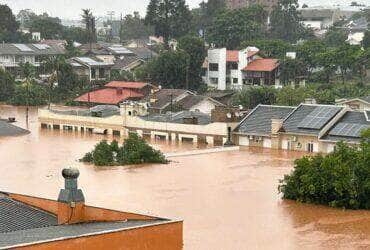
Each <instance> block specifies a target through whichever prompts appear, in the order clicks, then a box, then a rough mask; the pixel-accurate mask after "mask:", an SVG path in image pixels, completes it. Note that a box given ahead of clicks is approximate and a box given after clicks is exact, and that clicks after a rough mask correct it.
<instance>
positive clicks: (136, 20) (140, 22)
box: [121, 11, 152, 40]
mask: <svg viewBox="0 0 370 250" xmlns="http://www.w3.org/2000/svg"><path fill="white" fill-rule="evenodd" d="M150 34H152V28H151V27H150V26H148V25H146V24H145V20H144V18H142V17H141V16H140V14H139V12H136V11H135V12H134V13H133V15H131V14H129V15H126V16H125V18H124V19H123V20H122V26H121V39H122V40H130V39H140V38H147V37H148V36H149V35H150Z"/></svg>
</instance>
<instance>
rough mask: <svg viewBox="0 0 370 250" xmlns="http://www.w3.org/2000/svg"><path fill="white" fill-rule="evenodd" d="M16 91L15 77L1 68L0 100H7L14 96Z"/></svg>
mask: <svg viewBox="0 0 370 250" xmlns="http://www.w3.org/2000/svg"><path fill="white" fill-rule="evenodd" d="M14 91H15V80H14V77H13V76H12V75H11V74H10V73H9V72H8V71H5V70H4V69H2V68H0V102H6V101H8V100H9V99H10V97H12V96H13V94H14Z"/></svg>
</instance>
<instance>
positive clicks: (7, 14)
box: [0, 4, 29, 42]
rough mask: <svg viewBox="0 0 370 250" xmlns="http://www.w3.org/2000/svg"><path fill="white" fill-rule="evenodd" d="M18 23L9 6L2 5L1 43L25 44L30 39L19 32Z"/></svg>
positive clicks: (0, 15) (0, 18)
mask: <svg viewBox="0 0 370 250" xmlns="http://www.w3.org/2000/svg"><path fill="white" fill-rule="evenodd" d="M18 28H19V23H18V22H17V20H16V18H15V16H14V15H13V12H12V10H11V9H10V8H9V7H8V5H3V4H0V41H1V42H3V41H4V42H24V41H27V40H28V38H29V37H27V36H25V35H22V34H21V33H20V32H18Z"/></svg>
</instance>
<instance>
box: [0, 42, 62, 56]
mask: <svg viewBox="0 0 370 250" xmlns="http://www.w3.org/2000/svg"><path fill="white" fill-rule="evenodd" d="M24 45H25V46H27V47H28V48H30V49H31V50H32V51H22V50H20V49H19V48H17V47H16V45H15V44H12V43H0V55H61V54H64V53H65V51H64V49H63V48H62V47H60V46H58V45H48V47H47V48H45V49H39V48H37V47H36V46H35V45H34V44H24Z"/></svg>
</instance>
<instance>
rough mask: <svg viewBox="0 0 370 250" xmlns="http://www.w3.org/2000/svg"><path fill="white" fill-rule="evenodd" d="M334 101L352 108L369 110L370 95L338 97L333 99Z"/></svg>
mask: <svg viewBox="0 0 370 250" xmlns="http://www.w3.org/2000/svg"><path fill="white" fill-rule="evenodd" d="M335 103H336V104H337V105H342V106H346V107H349V108H351V109H353V110H370V95H368V96H364V97H358V98H348V99H338V100H335Z"/></svg>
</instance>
